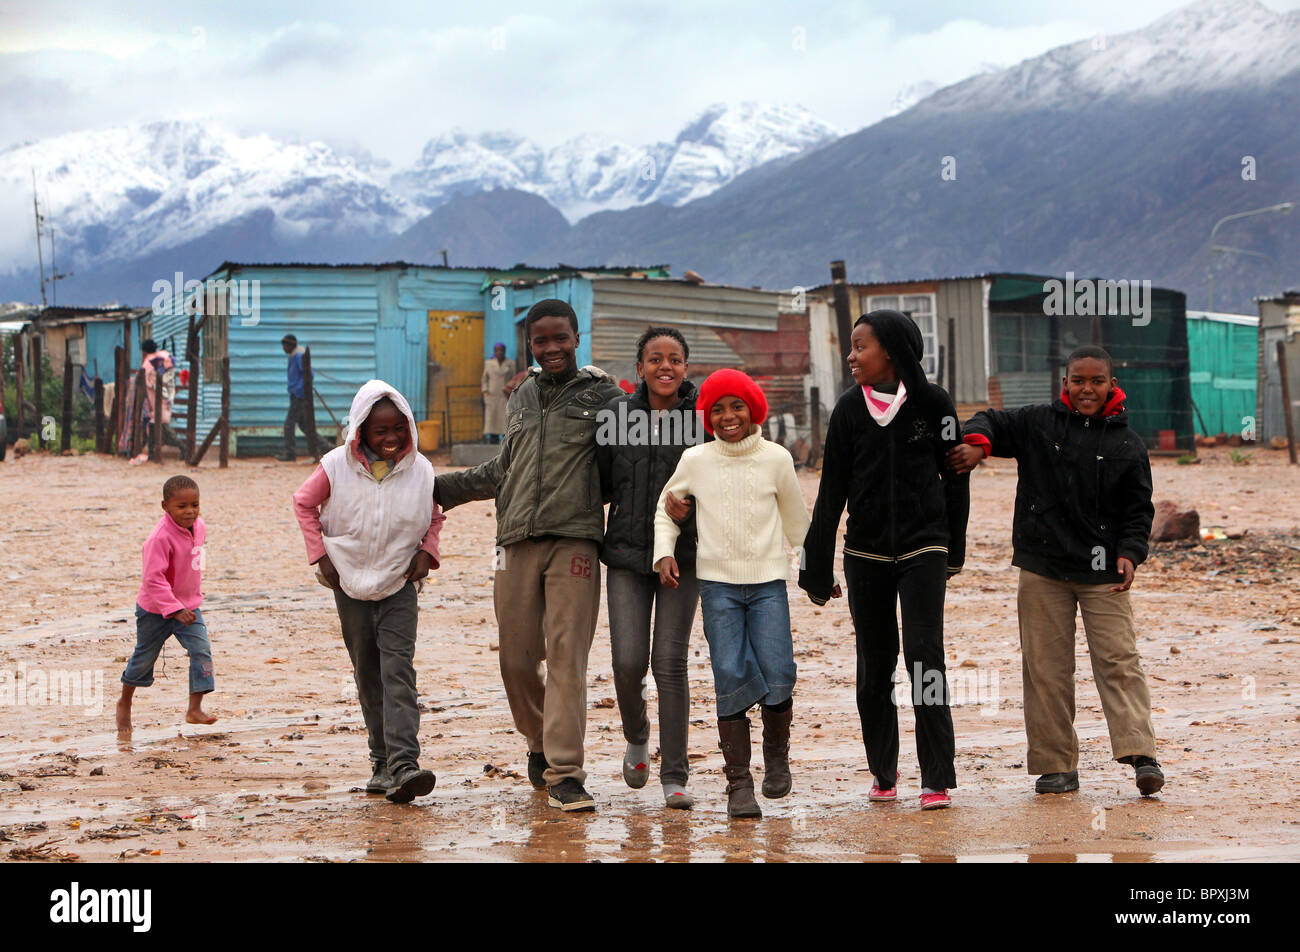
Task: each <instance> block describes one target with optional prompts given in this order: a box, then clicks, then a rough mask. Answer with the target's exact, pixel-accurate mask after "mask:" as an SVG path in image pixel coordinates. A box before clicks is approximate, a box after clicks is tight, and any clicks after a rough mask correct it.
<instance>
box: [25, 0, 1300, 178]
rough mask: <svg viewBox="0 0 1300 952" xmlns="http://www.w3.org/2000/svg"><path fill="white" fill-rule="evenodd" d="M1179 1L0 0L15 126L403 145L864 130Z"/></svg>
mask: <svg viewBox="0 0 1300 952" xmlns="http://www.w3.org/2000/svg"><path fill="white" fill-rule="evenodd" d="M1184 5H1185V3H1183V2H1180V0H1091V2H1088V3H1079V2H1078V0H989V2H981V3H940V2H925V0H864V2H842V3H836V2H819V0H802V2H798V3H765V2H759V0H753V2H738V3H708V2H707V0H706V2H704V3H700V2H698V0H696V2H679V0H657V2H648V0H642V2H638V3H631V2H626V0H602V2H579V0H551V2H547V3H545V4H530V5H525V4H512V3H497V2H492V0H476V2H473V3H465V2H463V0H459V2H456V3H450V4H436V3H416V2H410V3H400V2H399V3H384V2H369V3H357V2H337V0H313V2H284V3H276V2H272V0H263V2H251V3H250V2H242V0H236V2H225V3H220V4H217V3H203V2H192V0H166V2H148V0H139V2H117V3H113V4H111V5H110V4H104V3H99V2H79V0H0V147H3V146H6V145H12V144H14V143H17V142H24V141H30V140H36V139H41V138H45V137H48V136H52V135H57V134H60V133H64V132H72V131H79V130H83V129H93V128H103V127H107V126H113V125H119V124H123V123H128V122H134V121H147V120H157V119H177V118H189V119H204V118H211V119H218V120H221V121H223V122H225V123H227V124H230V125H233V126H234V127H235V128H237V129H240V130H241V131H246V132H267V133H270V134H272V135H275V136H279V137H284V138H290V139H295V140H311V139H321V140H324V141H326V142H328V143H330V144H332V145H335V146H336V147H344V148H349V147H363V148H365V149H368V150H369V151H370V152H372V153H374V154H375V155H377V156H380V157H382V158H384V159H387V160H389V161H392V162H394V163H395V164H397V165H406V164H409V163H410V162H411V161H413V159H414V158H415V157H416V155H417V154H418V153H419V150H420V147H421V146H422V145H423V144H424V142H425V141H427V140H428V139H429V138H430V137H431V136H432V135H434V134H436V133H438V132H442V131H446V130H448V129H451V128H453V127H460V128H463V129H467V130H469V131H471V132H479V131H484V130H489V129H508V130H511V131H514V132H517V133H520V134H522V135H525V136H528V137H530V138H532V139H534V140H536V141H537V142H539V143H540V144H542V145H544V146H551V145H554V144H556V143H558V142H560V141H562V140H564V139H567V138H570V137H571V136H574V135H578V134H581V133H598V134H602V135H606V136H610V137H613V138H618V139H621V140H623V141H624V142H627V143H628V144H631V145H642V144H646V143H650V142H654V141H659V140H662V139H667V138H671V137H672V136H674V135H675V134H676V133H677V131H678V130H679V129H680V128H681V127H682V126H683V125H684V124H685V123H686V122H687V121H688V120H689V119H690V118H691V117H693V116H694V115H695V114H697V113H698V112H699V111H700V110H701V109H703V108H704V107H705V106H707V105H709V104H710V103H713V102H740V101H743V100H756V101H759V102H778V103H780V102H785V103H797V104H800V105H803V106H805V107H807V108H808V109H810V110H811V111H812V112H813V113H814V114H815V115H817V116H819V117H820V118H822V119H824V120H826V121H828V122H830V123H832V124H834V125H836V126H838V127H840V128H841V129H842V130H843V131H852V130H855V129H858V128H861V127H862V126H865V125H868V124H870V123H871V122H874V121H875V120H877V119H879V118H881V117H882V116H883V115H884V114H885V113H886V111H887V110H888V109H889V106H890V104H891V103H892V101H893V99H894V97H895V96H896V95H897V94H898V92H899V90H901V89H902V88H904V87H906V86H908V85H910V84H915V83H920V82H924V81H933V82H938V83H940V84H947V83H950V82H956V81H957V80H960V79H963V78H965V77H966V76H969V75H971V74H972V73H973V72H975V71H977V70H979V69H980V68H981V66H982V65H985V64H991V65H996V66H1008V65H1011V64H1013V63H1016V62H1019V61H1020V60H1023V59H1026V58H1028V57H1031V56H1036V55H1038V54H1040V53H1043V52H1045V51H1046V50H1048V49H1050V48H1052V47H1054V46H1059V45H1061V44H1064V43H1069V42H1073V41H1076V40H1080V39H1085V38H1088V37H1092V36H1095V35H1097V34H1098V33H1099V32H1104V33H1108V34H1115V33H1120V32H1124V31H1127V30H1132V29H1135V28H1138V27H1141V26H1144V25H1146V24H1148V23H1150V22H1151V21H1152V20H1155V19H1156V18H1158V17H1160V16H1161V15H1163V14H1165V13H1167V12H1169V11H1171V10H1174V9H1177V8H1178V7H1180V6H1184ZM1266 6H1268V7H1269V8H1271V9H1273V10H1287V9H1293V8H1295V7H1296V6H1300V0H1268V2H1267V4H1266Z"/></svg>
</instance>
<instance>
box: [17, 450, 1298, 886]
mask: <svg viewBox="0 0 1300 952" xmlns="http://www.w3.org/2000/svg"><path fill="white" fill-rule="evenodd" d="M1203 457H1204V458H1205V461H1204V462H1203V463H1202V464H1200V465H1196V466H1177V465H1175V464H1174V463H1173V461H1171V460H1157V461H1156V462H1155V464H1154V465H1155V478H1156V498H1157V500H1159V499H1165V498H1167V499H1172V500H1175V501H1177V502H1179V503H1180V504H1183V505H1191V506H1194V507H1196V508H1198V509H1199V510H1200V512H1201V517H1202V523H1203V524H1204V525H1209V526H1223V527H1224V528H1227V529H1231V530H1248V533H1247V535H1246V536H1245V537H1244V538H1243V539H1241V540H1225V541H1222V542H1216V543H1210V544H1207V545H1205V546H1198V547H1185V548H1180V547H1178V546H1176V545H1173V544H1166V545H1162V546H1159V547H1157V549H1156V551H1155V552H1154V553H1153V556H1152V558H1151V560H1150V561H1149V562H1148V563H1147V564H1146V565H1145V566H1143V567H1142V568H1141V569H1139V572H1138V580H1137V583H1136V585H1135V588H1134V593H1135V594H1134V598H1135V606H1136V610H1137V613H1138V624H1139V632H1140V641H1139V647H1140V649H1141V651H1142V654H1143V659H1144V666H1145V669H1146V672H1147V675H1148V678H1149V680H1150V684H1151V688H1152V695H1153V703H1154V706H1155V713H1154V717H1155V722H1156V729H1157V734H1158V736H1159V738H1160V743H1161V752H1160V753H1161V756H1160V759H1161V762H1162V764H1163V765H1164V768H1165V772H1166V775H1167V776H1168V778H1169V782H1168V784H1167V785H1166V787H1165V790H1164V791H1163V793H1162V794H1161V796H1160V797H1158V798H1155V799H1150V800H1142V799H1140V798H1139V797H1138V796H1137V793H1136V790H1135V788H1134V787H1133V784H1132V779H1131V769H1130V768H1126V767H1122V766H1120V765H1118V764H1115V763H1113V762H1111V761H1110V759H1109V746H1108V743H1107V740H1106V731H1105V724H1104V722H1103V720H1102V718H1101V709H1100V705H1099V701H1098V698H1097V693H1096V690H1095V687H1094V686H1093V684H1092V681H1091V671H1090V665H1089V660H1088V656H1087V651H1086V648H1085V646H1084V642H1083V640H1082V632H1081V631H1080V635H1079V642H1078V653H1077V654H1078V710H1079V714H1078V719H1077V722H1076V726H1077V729H1078V732H1079V736H1080V741H1081V762H1080V773H1081V783H1082V789H1081V790H1080V791H1079V792H1078V793H1076V794H1069V795H1065V796H1059V797H1036V796H1035V795H1034V794H1033V792H1032V779H1033V778H1032V777H1029V776H1028V775H1027V774H1026V773H1025V771H1024V766H1023V761H1024V743H1025V739H1024V730H1023V723H1022V719H1021V718H1022V710H1021V705H1020V657H1019V648H1018V636H1017V628H1016V618H1015V570H1014V569H1012V568H1011V567H1010V564H1009V562H1010V546H1009V538H1010V520H1011V503H1012V498H1013V495H1014V487H1015V465H1014V463H1010V462H1005V461H994V462H993V463H992V464H990V465H986V466H985V467H982V468H981V469H980V470H979V471H977V473H976V474H975V476H974V478H973V483H972V487H973V488H972V491H973V504H972V519H971V531H970V544H969V547H968V548H969V558H968V561H967V566H966V570H965V571H964V572H963V573H962V574H961V575H960V576H958V577H957V578H956V579H955V580H953V582H952V583H951V585H950V589H949V596H948V608H947V627H946V643H947V656H948V666H949V676H950V679H951V682H952V691H953V695H954V701H955V702H956V703H955V706H954V709H953V714H954V721H955V727H956V734H957V775H958V783H959V786H958V787H957V788H956V789H955V790H954V791H953V797H954V807H953V808H952V809H950V810H947V811H937V812H927V813H922V812H921V811H920V810H919V809H918V807H917V803H916V797H917V794H918V792H919V775H918V771H917V768H916V757H915V748H914V744H913V735H912V715H911V712H910V710H909V709H908V708H907V707H903V708H902V709H901V711H900V726H901V729H902V731H903V736H902V741H901V762H900V778H899V791H900V800H899V802H898V803H896V804H889V805H878V804H877V805H872V804H868V803H867V801H866V792H867V789H868V788H869V787H870V775H869V774H868V773H867V771H866V765H865V757H864V754H863V751H862V746H861V741H860V733H859V727H858V721H857V712H856V707H855V704H854V696H853V678H854V651H853V637H852V627H851V624H850V622H849V619H848V612H847V607H846V606H845V604H844V602H843V601H842V600H840V601H837V602H833V603H832V604H830V605H828V606H826V607H825V608H821V609H818V608H816V607H815V606H813V605H812V604H811V603H809V602H808V600H807V599H806V598H805V597H804V596H803V594H802V592H800V591H799V590H798V589H797V588H795V587H794V585H793V583H791V589H790V602H791V611H792V622H793V626H794V628H795V635H794V637H795V650H796V660H797V661H798V664H799V684H798V687H797V688H796V697H795V719H794V728H793V741H792V758H793V768H794V778H795V785H794V790H793V792H792V793H791V794H790V796H788V797H787V798H785V799H784V800H779V801H761V803H762V807H763V809H764V818H763V819H762V820H760V821H729V820H728V819H727V817H726V811H725V806H726V797H725V794H724V793H723V787H724V780H723V778H722V773H721V766H722V759H721V754H720V753H719V752H718V750H717V740H716V732H715V729H714V722H713V710H712V684H711V677H710V674H709V667H708V650H707V646H706V645H705V642H704V638H703V635H702V633H701V630H700V625H699V621H698V618H697V621H696V627H695V632H694V634H693V637H692V657H691V668H690V678H691V690H692V718H693V720H692V732H691V741H690V749H691V766H692V771H693V773H692V776H691V783H690V786H691V789H692V791H693V793H694V794H695V796H696V800H697V803H696V808H695V809H694V810H693V811H690V812H678V811H670V810H665V809H664V808H663V806H662V801H661V799H660V796H659V792H658V778H657V775H656V770H657V762H656V763H652V765H651V769H652V775H651V780H650V783H649V784H648V785H647V786H646V787H645V788H644V789H642V790H630V789H628V788H627V787H626V786H625V785H624V783H623V781H622V778H621V773H620V761H621V756H622V751H623V739H622V735H621V731H620V728H619V720H618V712H617V709H616V708H615V707H614V705H613V697H614V690H613V683H612V679H611V674H610V652H609V640H608V629H607V627H606V625H605V621H604V610H603V607H602V614H601V622H600V626H599V628H598V630H597V636H596V646H595V648H594V650H593V652H592V656H591V665H590V680H589V690H588V705H589V708H590V710H589V716H588V735H587V737H588V748H587V750H588V752H587V767H588V770H589V772H590V778H589V781H588V788H589V789H590V790H591V792H592V793H593V794H594V795H595V797H596V798H597V802H598V805H599V810H598V812H596V813H595V814H589V815H572V816H564V815H561V814H560V813H559V812H558V811H556V810H553V809H551V808H549V807H547V806H546V797H545V794H543V793H535V792H534V791H533V790H532V788H531V787H530V786H529V785H528V783H527V781H526V780H525V779H523V777H522V773H523V770H524V744H523V741H522V739H521V738H520V737H519V736H518V735H517V734H516V733H515V732H514V729H513V725H512V723H511V720H510V716H509V711H508V709H507V706H506V701H505V694H504V691H503V690H502V688H501V684H500V678H499V676H498V672H497V656H496V653H495V651H494V650H493V649H494V646H495V640H496V627H495V622H494V618H493V613H492V599H491V580H492V570H491V566H492V557H493V529H494V518H493V508H492V505H491V504H490V503H475V504H471V505H467V506H463V507H461V508H459V509H456V510H453V511H452V513H450V514H449V517H448V521H447V523H446V524H445V527H444V532H443V541H442V550H443V564H442V567H441V569H439V570H438V571H437V572H435V573H434V574H433V576H432V578H431V582H430V584H429V585H428V586H427V587H426V588H425V590H424V592H423V593H422V595H421V596H420V602H421V609H422V611H421V616H420V640H419V645H418V648H417V654H416V661H417V670H418V673H419V686H420V691H421V699H422V705H423V707H424V713H423V715H422V722H421V743H422V745H423V747H424V756H423V758H422V760H423V765H424V766H427V767H430V768H431V769H433V770H434V771H435V772H436V773H437V775H438V786H437V788H436V790H435V791H434V793H433V794H432V795H431V796H429V797H427V798H423V799H421V800H419V801H417V802H416V803H415V804H413V805H410V806H398V805H394V804H390V803H387V802H386V801H385V800H384V799H383V798H382V797H373V796H366V795H365V794H364V793H363V792H361V791H360V789H359V787H360V785H361V784H362V783H363V782H364V781H365V779H366V772H367V771H366V751H365V740H364V733H363V729H362V727H361V718H360V711H359V708H358V707H357V703H356V698H355V689H354V688H353V686H352V680H351V670H350V667H349V665H348V661H347V656H346V653H345V652H344V648H343V644H342V641H341V639H340V638H339V635H338V621H337V617H336V615H335V612H334V608H333V602H332V599H331V597H330V594H329V592H328V591H327V590H326V589H324V588H322V587H320V586H319V585H318V584H317V583H316V582H315V580H314V579H313V577H312V573H311V571H310V570H309V568H308V567H307V566H306V564H305V559H304V556H303V547H302V541H301V536H300V534H299V532H298V530H297V526H296V524H295V522H294V520H293V518H292V516H291V514H290V512H289V508H288V501H289V495H290V494H291V492H292V491H293V490H294V489H295V488H296V487H297V485H298V484H299V483H300V482H301V481H302V480H303V479H304V478H305V477H306V476H307V475H308V474H309V472H310V469H309V467H308V466H307V465H305V464H302V465H288V464H275V463H271V462H269V461H261V460H254V461H241V460H237V461H234V462H233V463H232V465H231V467H230V469H228V470H226V471H219V470H217V469H215V468H209V467H205V468H203V469H201V470H199V471H198V472H197V473H194V474H192V475H194V476H195V478H196V479H197V480H198V482H199V485H200V488H201V491H202V507H203V515H204V519H205V520H206V522H207V524H208V534H209V543H208V551H207V562H206V565H207V567H206V571H205V578H204V590H205V592H206V600H205V602H204V615H205V617H206V619H207V622H208V628H209V632H210V634H211V638H212V645H213V655H214V664H215V668H216V678H217V691H216V693H214V694H213V695H211V696H210V698H209V699H208V702H207V705H206V706H207V707H208V709H209V710H210V711H211V712H212V713H214V714H217V715H218V716H219V717H220V720H219V722H218V723H216V724H214V725H212V726H211V727H198V726H194V725H185V724H183V723H182V720H183V711H184V702H185V694H186V686H185V670H186V668H185V656H184V653H183V651H181V650H180V648H179V646H178V645H176V644H175V643H174V642H172V643H171V644H170V646H169V647H168V648H167V650H166V654H165V662H164V661H160V663H159V667H158V671H157V674H158V680H157V682H156V684H155V686H154V687H153V688H151V689H142V690H140V691H139V692H137V695H136V704H135V730H134V733H133V735H132V737H131V740H130V741H129V742H120V741H119V739H118V738H117V736H116V733H115V731H114V728H113V702H114V701H115V700H116V696H117V692H118V690H119V688H118V678H119V676H120V674H121V670H122V667H123V665H124V663H125V659H126V656H127V655H129V654H130V651H131V648H132V646H133V644H134V637H135V626H134V622H133V606H134V598H135V593H136V591H137V589H138V586H139V566H140V555H139V553H140V544H141V542H142V541H143V539H144V537H145V535H146V534H147V533H148V531H149V529H150V527H151V526H152V525H153V523H154V522H155V520H156V519H157V518H158V515H159V512H160V511H159V509H158V499H159V497H160V487H161V484H162V481H163V479H164V478H165V477H166V476H167V475H171V474H172V473H174V472H180V471H182V469H181V468H180V467H179V466H178V465H176V464H175V463H174V462H169V463H168V464H166V465H164V466H162V467H159V466H154V465H147V466H141V467H137V468H130V467H127V466H126V465H125V464H124V463H120V462H118V461H115V460H110V459H104V458H96V457H89V456H88V457H84V458H60V457H50V456H36V457H30V456H29V457H26V458H24V459H21V460H13V459H12V458H10V460H8V461H6V462H5V463H4V464H0V500H3V503H4V505H3V510H4V514H5V518H4V519H3V521H2V525H0V858H4V859H11V860H12V859H21V858H24V857H27V856H39V855H50V853H51V851H57V850H63V851H66V852H69V853H74V854H76V855H77V856H78V857H80V858H81V859H83V860H111V859H116V858H119V857H121V859H122V861H129V862H135V863H140V862H166V861H186V860H192V861H202V860H268V861H275V860H293V861H301V860H329V861H351V860H371V861H374V860H380V861H408V860H484V859H486V860H568V861H591V860H600V861H621V860H631V861H647V860H649V861H686V860H734V861H750V860H758V861H785V860H790V861H797V860H883V861H900V860H901V861H923V862H924V861H934V862H954V861H957V862H962V861H984V860H993V861H1010V862H1024V861H1028V862H1037V861H1048V862H1111V861H1115V862H1128V861H1134V862H1143V861H1151V860H1162V861H1163V860H1170V861H1184V860H1206V859H1213V860H1220V861H1222V860H1233V859H1296V858H1298V857H1300V819H1297V818H1296V816H1295V814H1294V810H1293V807H1292V803H1293V797H1292V796H1291V795H1290V793H1289V792H1290V791H1291V790H1293V789H1294V787H1295V784H1296V781H1297V779H1300V777H1298V774H1300V693H1298V692H1300V586H1298V584H1297V583H1300V525H1298V524H1300V504H1298V503H1297V502H1296V500H1297V498H1298V496H1300V473H1297V472H1296V470H1295V468H1293V467H1288V466H1286V465H1284V461H1285V454H1284V453H1270V452H1268V451H1260V452H1257V453H1255V454H1254V457H1253V459H1252V461H1251V463H1250V464H1248V465H1234V464H1232V463H1231V462H1230V461H1229V459H1228V456H1227V454H1226V451H1223V452H1222V453H1220V451H1217V450H1213V451H1204V452H1203ZM436 462H437V461H436V460H435V464H436ZM801 483H802V485H803V488H804V492H805V497H806V499H807V501H808V503H809V505H810V506H811V503H812V500H813V498H814V496H815V493H816V485H817V484H816V476H815V475H814V474H802V475H801ZM6 678H7V680H6ZM74 678H75V681H74V680H73V679H74ZM6 684H7V685H9V689H8V693H7V694H6V693H5V691H6ZM74 686H75V688H76V689H74ZM38 687H39V689H38ZM78 689H79V690H78ZM649 696H650V699H651V711H652V715H653V710H654V688H653V681H651V685H650V688H649ZM54 702H57V703H54ZM651 747H652V750H653V748H654V736H653V735H652V743H651ZM756 753H757V751H756ZM758 759H759V762H760V763H761V757H759V758H758ZM29 851H30V852H29Z"/></svg>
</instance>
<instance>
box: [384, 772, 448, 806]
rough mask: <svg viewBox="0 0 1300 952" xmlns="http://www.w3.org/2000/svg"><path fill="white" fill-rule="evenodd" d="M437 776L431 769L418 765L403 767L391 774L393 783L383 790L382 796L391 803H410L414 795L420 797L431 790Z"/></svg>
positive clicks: (436, 780)
mask: <svg viewBox="0 0 1300 952" xmlns="http://www.w3.org/2000/svg"><path fill="white" fill-rule="evenodd" d="M437 782H438V778H436V777H435V776H434V775H433V771H432V770H421V769H420V768H419V767H403V768H402V769H401V770H399V771H397V773H396V774H395V775H394V776H393V785H392V786H391V787H389V788H388V790H387V791H385V793H384V796H385V797H387V798H388V799H389V800H391V801H392V802H393V803H410V802H411V801H412V800H414V799H415V798H416V797H422V796H424V795H425V794H427V793H429V792H431V791H432V790H433V785H434V784H435V783H437Z"/></svg>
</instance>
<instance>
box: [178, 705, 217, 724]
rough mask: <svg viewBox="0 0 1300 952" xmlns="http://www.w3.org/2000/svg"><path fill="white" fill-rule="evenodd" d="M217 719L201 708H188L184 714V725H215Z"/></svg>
mask: <svg viewBox="0 0 1300 952" xmlns="http://www.w3.org/2000/svg"><path fill="white" fill-rule="evenodd" d="M216 722H217V719H216V718H215V717H213V716H212V715H211V714H209V713H208V712H207V711H205V710H203V708H201V707H200V708H190V709H189V710H188V711H186V712H185V723H187V724H215V723H216Z"/></svg>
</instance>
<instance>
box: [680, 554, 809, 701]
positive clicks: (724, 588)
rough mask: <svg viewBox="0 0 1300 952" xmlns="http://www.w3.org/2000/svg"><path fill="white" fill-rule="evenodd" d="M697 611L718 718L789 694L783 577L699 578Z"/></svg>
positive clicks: (790, 660) (790, 655)
mask: <svg viewBox="0 0 1300 952" xmlns="http://www.w3.org/2000/svg"><path fill="white" fill-rule="evenodd" d="M700 614H701V615H702V616H703V619H704V637H705V639H706V640H707V641H708V643H709V658H710V661H711V662H712V664H713V687H714V692H715V693H716V694H717V708H718V716H719V717H727V716H729V715H732V714H741V713H744V712H745V711H747V710H749V709H750V708H751V707H752V706H753V705H754V704H755V703H758V702H760V701H761V702H762V703H763V704H766V705H769V706H772V705H776V704H781V703H783V702H784V701H786V700H788V699H789V698H790V695H791V693H792V692H793V691H794V681H795V672H796V667H795V663H794V642H793V641H792V639H791V637H790V604H789V602H788V601H787V600H786V591H785V580H784V579H776V580H774V581H771V582H763V583H761V584H758V585H733V584H731V583H730V582H712V581H709V580H707V579H700Z"/></svg>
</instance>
